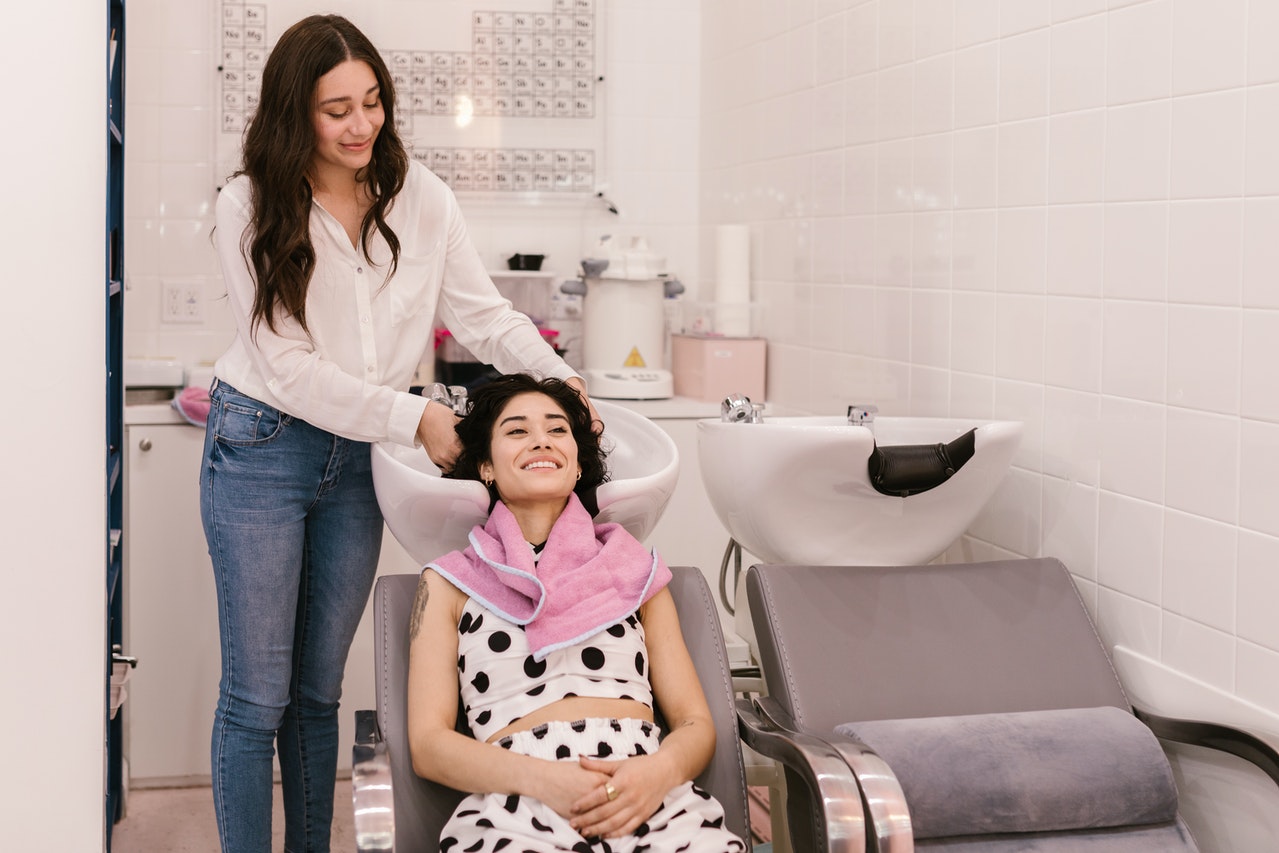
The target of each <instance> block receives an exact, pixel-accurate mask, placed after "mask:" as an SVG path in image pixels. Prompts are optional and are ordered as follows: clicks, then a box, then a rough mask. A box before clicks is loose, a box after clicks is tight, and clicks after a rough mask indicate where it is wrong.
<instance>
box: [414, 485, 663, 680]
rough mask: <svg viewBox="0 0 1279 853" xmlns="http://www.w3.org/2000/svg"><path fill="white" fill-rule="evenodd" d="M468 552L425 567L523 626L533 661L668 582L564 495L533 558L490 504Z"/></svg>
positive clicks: (651, 559) (501, 509)
mask: <svg viewBox="0 0 1279 853" xmlns="http://www.w3.org/2000/svg"><path fill="white" fill-rule="evenodd" d="M468 538H469V539H470V542H471V544H470V546H469V547H467V548H466V549H465V550H462V551H453V552H450V553H448V554H445V555H444V556H443V557H440V558H439V559H438V560H436V561H435V562H433V563H429V564H428V566H427V567H428V568H432V569H435V571H437V572H439V573H440V574H441V575H443V576H444V577H445V578H448V580H449V582H451V583H452V584H453V585H454V586H456V587H457V588H458V589H460V590H462V591H463V592H465V593H466V594H467V595H469V596H471V597H472V598H474V599H476V600H477V601H479V602H480V603H481V604H483V605H484V606H485V607H487V608H488V609H489V610H492V611H493V612H494V613H496V614H497V615H499V616H501V617H502V618H503V619H507V620H509V621H511V622H513V623H515V624H516V625H523V626H524V627H525V634H526V635H527V636H528V641H529V647H530V648H531V649H532V650H533V657H534V658H536V659H537V660H543V659H544V658H545V657H546V656H547V655H548V654H549V653H550V652H552V651H554V650H555V649H559V648H563V647H565V646H570V645H572V644H574V643H577V642H580V641H582V640H584V639H586V638H587V637H591V636H594V635H595V634H597V633H598V632H600V631H602V630H604V629H605V628H607V627H609V626H610V625H615V624H617V623H618V622H620V621H622V620H623V619H625V618H626V617H627V616H630V615H631V614H632V613H634V612H635V611H636V610H637V609H638V608H639V606H640V605H641V604H643V603H644V602H645V601H648V600H649V599H650V598H652V597H653V595H655V594H656V593H657V592H658V590H660V589H661V588H662V587H664V586H666V585H667V584H668V583H670V580H671V571H670V569H668V568H667V567H666V563H665V562H663V561H662V558H661V557H659V556H658V555H657V552H655V551H649V550H648V549H647V548H645V547H644V546H643V545H642V544H640V542H639V540H637V539H636V538H635V537H634V536H631V534H630V533H628V532H627V531H626V529H625V528H623V527H622V526H621V525H620V524H611V523H610V524H595V523H594V521H593V519H592V518H591V516H590V514H589V513H588V512H587V511H586V509H585V507H583V506H582V502H581V501H579V500H578V498H577V495H571V496H570V497H569V501H568V506H566V507H565V508H564V512H563V513H562V514H561V515H560V517H559V520H558V521H556V522H555V526H554V527H553V528H551V535H550V537H549V538H548V539H547V540H546V545H545V547H543V549H542V554H541V557H540V559H539V560H538V561H537V563H536V564H534V562H533V549H532V548H530V547H529V544H528V542H527V541H526V540H525V539H524V534H523V532H522V531H521V530H520V526H519V524H518V522H516V520H515V516H514V515H512V514H511V511H510V510H509V509H507V508H506V506H505V505H504V504H503V503H502V502H501V501H498V502H497V504H496V505H495V506H494V507H493V512H492V513H491V514H490V515H489V519H488V522H487V523H486V524H485V525H484V526H483V527H480V526H478V525H477V526H476V527H475V529H473V530H472V531H471V535H470V536H469V537H468Z"/></svg>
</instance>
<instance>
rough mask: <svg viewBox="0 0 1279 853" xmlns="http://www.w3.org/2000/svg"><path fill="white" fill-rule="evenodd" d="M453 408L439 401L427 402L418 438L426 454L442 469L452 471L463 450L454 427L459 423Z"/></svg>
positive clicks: (419, 425)
mask: <svg viewBox="0 0 1279 853" xmlns="http://www.w3.org/2000/svg"><path fill="white" fill-rule="evenodd" d="M457 420H458V419H457V415H455V414H453V410H452V409H451V408H449V407H448V406H446V405H444V404H443V403H440V402H438V401H432V402H430V403H427V404H426V410H425V411H424V412H422V420H420V421H418V424H417V438H418V441H420V442H422V447H423V448H424V449H425V450H426V455H427V456H429V457H430V459H431V461H432V462H434V463H435V464H436V465H437V466H438V467H439V469H440V470H441V471H446V472H447V471H450V470H452V468H453V463H454V462H456V461H457V456H458V454H459V453H461V452H462V442H461V440H460V439H459V438H458V437H457V431H456V430H455V429H453V427H454V426H455V425H456V424H457Z"/></svg>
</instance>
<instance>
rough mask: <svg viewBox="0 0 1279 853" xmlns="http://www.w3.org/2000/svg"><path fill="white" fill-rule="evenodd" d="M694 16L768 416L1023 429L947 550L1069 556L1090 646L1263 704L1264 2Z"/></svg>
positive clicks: (1017, 2)
mask: <svg viewBox="0 0 1279 853" xmlns="http://www.w3.org/2000/svg"><path fill="white" fill-rule="evenodd" d="M702 7H703V14H704V17H703V23H702V35H703V38H702V60H703V81H704V82H703V88H702V125H701V134H702V147H701V167H702V169H701V187H702V192H701V205H702V216H703V218H702V223H703V225H704V226H707V227H709V226H710V225H713V224H715V223H721V222H748V223H750V224H751V226H752V231H753V237H754V250H753V252H754V254H753V269H754V276H753V286H754V287H755V297H756V298H758V299H760V300H762V301H764V302H765V303H766V305H767V306H768V310H767V314H766V316H767V334H768V337H769V340H770V365H769V376H768V383H769V396H770V398H771V399H772V400H773V401H775V402H777V403H780V404H784V405H786V406H788V407H797V408H800V409H804V410H809V411H813V412H821V413H833V412H839V411H842V410H843V407H844V405H846V404H847V403H849V402H852V401H854V400H857V401H863V400H869V401H875V402H877V403H878V404H879V406H880V408H881V411H885V412H888V413H893V414H954V415H965V416H999V417H1011V418H1017V419H1021V420H1023V421H1025V422H1026V424H1027V433H1026V439H1025V445H1024V446H1023V448H1022V449H1021V452H1020V453H1019V455H1018V458H1017V460H1016V466H1017V467H1016V468H1015V469H1014V470H1013V472H1012V473H1011V475H1010V476H1009V477H1008V479H1007V481H1006V482H1005V484H1004V486H1003V489H1002V491H1001V493H1000V494H999V495H997V496H996V498H995V499H994V500H993V501H992V503H991V505H990V506H989V507H988V509H987V510H986V512H985V513H984V514H983V516H982V517H981V519H980V520H979V521H978V522H977V524H976V525H974V527H973V529H972V531H970V536H969V537H968V538H967V539H966V540H965V542H964V543H963V544H962V546H960V547H957V548H956V549H953V552H952V554H951V555H950V556H952V557H955V558H959V557H976V558H983V557H986V556H999V555H1039V554H1044V555H1053V556H1057V557H1060V558H1062V559H1063V560H1064V561H1065V562H1066V563H1067V564H1068V565H1069V566H1070V567H1071V569H1072V570H1073V571H1074V572H1075V574H1076V575H1077V576H1078V578H1079V585H1080V587H1081V589H1082V590H1083V591H1084V594H1085V598H1086V600H1087V602H1088V604H1089V606H1090V607H1091V608H1092V609H1093V610H1094V612H1095V613H1096V614H1097V616H1098V621H1099V624H1100V627H1101V630H1102V632H1103V634H1104V635H1105V637H1106V639H1107V640H1108V641H1110V642H1112V643H1123V644H1126V645H1128V646H1130V647H1132V648H1134V649H1136V650H1137V651H1139V652H1142V653H1144V654H1146V655H1148V656H1150V657H1152V658H1154V659H1156V660H1160V661H1162V662H1164V663H1166V664H1167V665H1168V666H1170V667H1172V668H1174V669H1176V670H1178V671H1180V672H1182V673H1185V674H1187V675H1189V676H1191V677H1193V678H1196V679H1198V680H1200V681H1203V682H1205V683H1207V684H1210V685H1212V686H1215V687H1217V688H1220V689H1221V690H1223V691H1225V692H1227V693H1230V694H1233V695H1235V696H1237V697H1239V698H1241V699H1243V700H1246V701H1250V702H1253V703H1256V704H1258V705H1260V706H1262V707H1264V708H1266V709H1268V710H1270V711H1272V712H1279V689H1276V687H1275V685H1276V683H1279V678H1277V677H1276V674H1277V673H1279V632H1277V631H1276V630H1275V629H1274V627H1273V625H1274V624H1275V621H1276V620H1275V619H1274V617H1273V612H1274V607H1275V603H1276V601H1279V538H1276V537H1279V461H1277V460H1279V374H1277V373H1276V368H1275V365H1276V364H1279V240H1277V239H1276V235H1279V157H1277V156H1276V154H1275V152H1276V151H1279V52H1276V51H1275V50H1274V49H1273V46H1274V44H1276V42H1277V41H1279V0H1141V2H1121V0H1109V2H1107V0H860V2H859V1H858V0H788V1H787V2H775V0H704V2H703V4H702ZM713 260H714V259H713V257H709V256H708V253H704V254H703V258H702V272H703V274H704V275H705V277H706V278H708V279H713V275H714V269H713ZM836 315H838V316H839V317H840V318H841V319H840V321H839V322H832V320H831V317H832V316H836Z"/></svg>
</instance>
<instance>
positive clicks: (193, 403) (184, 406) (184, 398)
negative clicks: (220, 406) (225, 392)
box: [173, 385, 210, 427]
mask: <svg viewBox="0 0 1279 853" xmlns="http://www.w3.org/2000/svg"><path fill="white" fill-rule="evenodd" d="M209 405H210V403H209V389H208V388H200V387H198V386H195V385H192V386H190V387H188V388H183V389H182V392H181V393H180V394H178V396H176V397H174V398H173V408H175V409H177V410H178V414H180V415H182V417H184V418H186V420H187V423H189V424H191V425H192V426H198V427H203V426H204V425H205V424H206V423H207V422H208V420H209Z"/></svg>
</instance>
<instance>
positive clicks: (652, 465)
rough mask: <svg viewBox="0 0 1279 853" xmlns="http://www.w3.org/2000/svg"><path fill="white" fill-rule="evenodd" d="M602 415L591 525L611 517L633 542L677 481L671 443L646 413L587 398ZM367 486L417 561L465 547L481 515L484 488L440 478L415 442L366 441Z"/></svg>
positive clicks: (473, 482)
mask: <svg viewBox="0 0 1279 853" xmlns="http://www.w3.org/2000/svg"><path fill="white" fill-rule="evenodd" d="M592 402H593V403H594V404H595V409H596V411H598V412H599V415H600V417H601V418H603V420H604V437H603V444H604V448H605V449H606V450H607V451H608V469H609V474H610V476H611V479H610V480H609V481H608V482H607V483H604V484H603V485H601V486H600V487H599V488H598V489H597V490H596V492H595V496H596V500H597V502H598V503H599V508H600V511H599V515H597V516H596V517H595V521H596V522H597V523H604V522H609V521H612V522H617V523H618V524H620V525H622V526H623V527H625V528H626V529H627V530H628V531H630V533H631V534H632V535H633V536H634V537H635V538H636V539H639V540H641V541H643V539H644V538H645V537H646V536H648V534H649V533H651V532H652V530H653V527H654V526H656V525H657V521H658V519H659V518H661V515H662V511H663V510H664V509H665V508H666V503H667V501H668V500H670V497H671V493H672V492H674V491H675V482H676V480H678V479H679V453H678V452H677V451H676V449H675V442H674V441H672V440H671V437H670V436H669V435H667V434H666V433H665V432H663V431H662V430H661V429H660V428H659V427H658V426H657V425H656V424H654V423H653V422H652V421H650V420H649V419H648V418H646V417H644V416H642V415H638V414H636V413H635V412H632V411H631V410H630V409H627V408H624V407H622V406H619V405H617V404H615V403H609V402H607V401H604V400H592ZM373 486H374V488H375V489H376V491H377V501H378V506H380V507H381V508H382V515H383V517H384V518H385V519H386V525H387V527H389V528H390V529H391V533H392V534H393V535H394V536H395V538H396V539H397V540H398V541H399V543H400V544H401V545H403V546H404V550H405V551H407V552H408V553H409V556H410V557H412V558H413V559H414V560H416V561H417V562H418V563H419V564H420V565H426V564H427V563H429V562H430V561H431V560H434V559H435V558H436V557H439V556H440V555H441V554H446V553H448V552H449V551H454V550H457V549H458V548H465V547H466V545H467V540H466V537H467V534H468V533H470V532H471V528H473V527H474V526H475V525H477V524H483V523H484V522H485V521H486V520H487V519H488V508H489V493H488V489H486V488H484V484H483V483H480V482H478V481H476V480H446V479H444V478H443V477H441V476H440V469H439V468H437V467H435V465H434V464H433V463H432V462H431V460H430V459H429V458H428V457H427V455H426V451H425V450H422V449H421V448H413V447H405V446H404V445H401V444H393V443H391V442H382V443H379V444H375V445H373Z"/></svg>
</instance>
